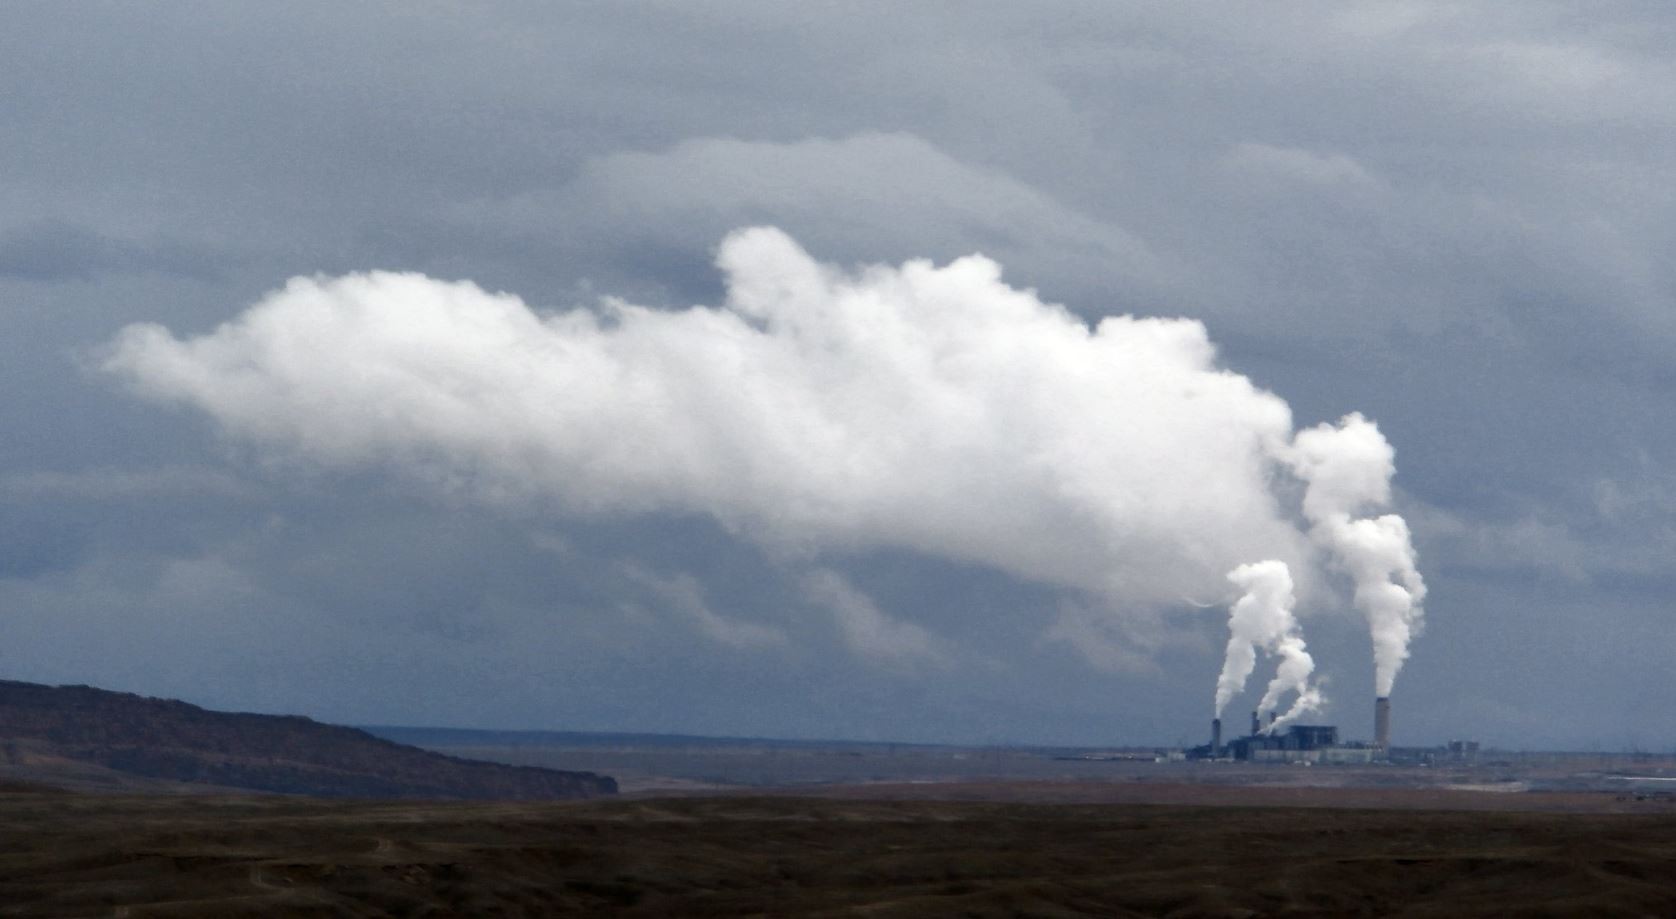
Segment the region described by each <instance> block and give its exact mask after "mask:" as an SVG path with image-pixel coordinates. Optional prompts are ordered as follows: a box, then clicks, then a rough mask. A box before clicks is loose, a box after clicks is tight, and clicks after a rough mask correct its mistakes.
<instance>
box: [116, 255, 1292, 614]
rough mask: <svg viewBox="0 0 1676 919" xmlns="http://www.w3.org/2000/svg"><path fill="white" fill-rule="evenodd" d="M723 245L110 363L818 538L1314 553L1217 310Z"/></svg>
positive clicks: (1222, 557)
mask: <svg viewBox="0 0 1676 919" xmlns="http://www.w3.org/2000/svg"><path fill="white" fill-rule="evenodd" d="M719 262H720V264H721V266H722V268H723V269H724V271H725V272H726V273H727V276H728V285H729V296H728V301H727V303H726V304H725V305H724V306H722V307H719V308H693V309H689V310H685V311H680V312H665V311H655V310H648V309H642V308H639V307H635V306H631V305H628V304H624V303H608V304H606V306H604V307H603V308H602V309H601V310H600V311H598V312H591V311H585V310H577V311H572V312H565V313H559V314H552V315H542V314H538V313H536V312H534V311H532V310H531V309H529V308H528V307H527V306H525V305H524V304H523V303H522V302H521V301H520V300H518V299H517V298H516V297H513V296H510V295H507V294H489V293H486V292H484V291H482V290H480V289H478V288H477V287H476V286H474V285H472V284H470V283H463V282H461V283H446V282H440V281H435V280H432V279H429V278H426V277H422V276H419V275H401V274H388V273H371V274H357V275H350V276H347V277H343V278H335V279H328V278H312V279H311V278H297V279H293V280H292V281H291V282H290V283H288V284H287V285H286V286H285V288H284V289H282V290H280V291H277V292H275V293H273V294H271V295H269V296H268V297H267V298H265V299H264V300H263V301H262V302H261V303H259V304H258V305H256V306H255V307H253V308H252V309H251V310H249V311H248V312H247V313H245V314H244V315H243V316H241V317H239V318H238V319H236V320H234V321H232V322H229V323H227V324H226V325H224V326H222V327H221V328H219V329H217V330H216V331H214V332H213V333H211V334H208V335H205V336H202V337H199V338H194V339H190V340H185V341H182V340H179V339H176V338H174V337H173V336H172V335H170V334H169V333H168V332H167V331H166V330H164V329H163V328H161V327H158V326H154V325H136V326H131V327H129V328H128V329H127V330H125V331H124V332H123V333H122V335H121V337H120V339H119V340H118V341H117V343H116V345H115V347H114V349H113V350H112V351H111V353H110V356H109V358H108V361H107V364H106V367H107V368H108V369H109V370H110V371H111V372H113V373H116V374H118V375H120V376H122V377H124V378H126V379H127V380H128V381H130V382H131V383H132V384H133V385H134V386H135V387H136V388H137V389H138V390H139V391H140V392H142V393H144V394H146V395H149V396H151V397H154V398H157V399H161V400H164V401H170V402H178V403H183V404H186V405H189V406H192V407H194V408H196V409H198V410H200V411H203V412H205V413H207V414H209V415H210V416H212V417H213V418H214V419H215V420H216V421H218V422H219V423H220V424H221V425H222V427H223V428H224V429H225V430H226V431H227V432H228V433H229V434H231V435H234V436H235V437H237V438H241V439H244V440H248V441H251V442H254V443H256V444H259V445H261V446H262V447H263V448H264V451H265V453H266V454H267V455H290V456H292V457H296V458H303V459H308V460H312V461H317V462H319V463H323V464H327V465H336V466H347V467H352V466H363V465H380V466H389V467H394V468H396V469H399V470H402V471H404V472H406V473H407V474H409V475H410V476H413V477H415V478H417V479H419V480H421V481H424V482H427V483H430V484H431V485H434V486H435V487H437V488H439V489H442V490H445V491H447V492H450V493H453V494H459V495H466V496H471V497H475V498H479V499H482V500H486V501H490V502H493V503H499V504H503V505H523V504H526V503H527V502H529V501H531V500H536V501H538V502H547V503H550V504H552V505H557V506H558V507H561V508H564V509H568V510H571V511H575V512H584V513H612V514H621V513H637V512H649V511H661V510H671V511H678V512H698V513H707V514H710V515H713V516H714V517H715V518H716V519H718V520H719V521H721V522H722V523H723V524H724V525H725V526H727V527H729V528H730V529H732V530H734V531H735V532H738V533H741V534H743V535H745V536H747V537H748V538H751V539H753V540H755V541H757V542H758V543H760V544H763V545H766V546H770V547H772V548H775V549H776V550H778V551H782V552H790V553H793V554H808V553H812V552H817V551H822V550H832V549H839V550H842V549H846V548H851V547H860V546H891V547H897V548H905V549H911V550H916V551H921V552H925V553H929V554H932V555H937V556H941V557H945V558H950V559H954V560H958V561H967V562H978V563H982V564H985V565H989V566H992V567H995V568H998V569H1000V570H1003V571H1006V572H1009V573H1012V574H1014V575H1017V576H1020V577H1023V578H1026V579H1029V580H1032V581H1037V582H1041V583H1046V584H1050V585H1056V586H1061V587H1068V588H1074V589H1076V590H1079V591H1083V592H1086V593H1089V594H1093V595H1097V596H1100V597H1104V598H1106V599H1108V600H1110V601H1112V602H1113V605H1114V606H1118V605H1122V606H1132V605H1145V606H1157V605H1170V604H1175V603H1176V602H1178V601H1179V599H1180V598H1181V597H1183V596H1200V595H1202V594H1203V593H1204V592H1205V591H1206V590H1207V589H1209V590H1212V591H1218V592H1219V591H1220V590H1222V589H1223V587H1222V586H1221V585H1223V581H1222V575H1223V573H1224V572H1226V571H1227V570H1229V569H1230V568H1232V567H1233V566H1234V565H1236V564H1239V563H1240V562H1242V561H1245V560H1248V559H1252V558H1263V557H1277V558H1281V559H1283V560H1286V561H1288V562H1290V563H1294V569H1295V570H1296V569H1298V568H1299V567H1302V566H1300V565H1298V564H1296V563H1297V562H1300V561H1301V560H1302V558H1303V557H1304V556H1305V555H1306V554H1307V551H1306V549H1305V548H1304V544H1303V540H1302V538H1301V536H1300V534H1299V533H1298V532H1297V530H1296V529H1295V528H1294V527H1293V525H1292V524H1291V523H1290V522H1289V521H1288V520H1287V519H1286V512H1285V511H1283V509H1282V508H1281V507H1279V506H1278V503H1277V499H1276V496H1275V495H1274V494H1273V493H1272V492H1271V490H1270V487H1269V485H1270V481H1271V479H1272V478H1273V476H1274V475H1275V474H1276V467H1275V465H1274V462H1273V460H1272V454H1273V452H1274V450H1275V449H1276V445H1277V444H1280V443H1283V442H1285V441H1286V440H1287V439H1288V438H1289V437H1290V436H1291V415H1290V412H1289V411H1288V409H1287V406H1286V404H1285V403H1284V402H1283V401H1282V400H1280V399H1279V398H1277V397H1275V396H1274V395H1272V394H1270V393H1267V392H1265V391H1263V390H1261V389H1259V388H1257V387H1256V386H1254V385H1253V384H1252V383H1251V381H1249V380H1247V379H1246V378H1245V377H1242V376H1240V375H1238V374H1235V373H1232V372H1229V371H1226V370H1223V369H1222V368H1220V367H1218V366H1217V364H1216V358H1215V349H1214V347H1213V346H1212V345H1211V343H1210V342H1209V340H1208V338H1207V337H1206V334H1205V329H1204V327H1203V326H1201V325H1200V324H1199V323H1197V322H1194V321H1191V320H1185V319H1136V318H1131V317H1127V316H1117V317H1111V318H1108V319H1106V320H1104V321H1102V322H1101V323H1100V324H1099V326H1098V327H1096V328H1094V329H1090V328H1089V327H1088V326H1087V325H1085V324H1084V323H1083V322H1081V321H1080V320H1078V319H1076V318H1075V317H1073V316H1071V315H1069V314H1068V313H1066V312H1065V311H1064V310H1062V309H1060V308H1058V307H1055V306H1052V305H1048V304H1044V303H1042V302H1040V301H1039V300H1037V299H1036V298H1035V297H1034V296H1033V295H1032V294H1030V293H1028V292H1025V291H1019V290H1015V289H1012V288H1010V287H1008V286H1007V285H1006V284H1004V283H1003V282H1002V281H1001V280H1000V276H999V271H1000V269H999V267H998V266H997V265H995V264H994V263H993V262H990V261H988V260H986V259H982V258H975V257H974V258H966V259H961V260H958V261H956V262H954V263H952V264H949V265H947V266H944V267H936V266H934V265H932V264H930V263H927V262H909V263H907V264H905V265H904V266H902V267H900V268H891V267H884V266H876V267H872V268H868V269H866V270H864V271H862V272H860V273H858V274H853V275H849V274H845V273H842V272H839V271H837V270H835V269H833V268H831V267H829V266H824V265H821V264H819V263H817V262H815V261H813V260H812V259H810V258H809V256H808V255H807V254H805V253H804V252H803V251H802V250H801V249H799V248H798V247H797V246H796V244H794V243H793V242H792V241H791V240H790V239H789V238H787V237H786V236H785V235H783V234H781V233H779V232H777V231H774V230H769V229H755V230H748V231H743V232H740V233H736V234H734V235H732V236H730V237H729V238H728V240H727V242H726V243H725V244H724V245H723V247H722V250H721V255H720V258H719ZM1207 585H1218V586H1215V587H1209V588H1207Z"/></svg>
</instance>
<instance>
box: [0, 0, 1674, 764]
mask: <svg viewBox="0 0 1676 919" xmlns="http://www.w3.org/2000/svg"><path fill="white" fill-rule="evenodd" d="M3 18H4V20H5V28H3V29H0V387H3V388H0V392H3V393H4V395H3V396H0V423H3V425H4V427H3V431H4V435H3V437H0V676H3V677H6V678H13V679H24V680H32V681H41V682H49V683H90V684H94V685H98V686H103V687H109V688H113V689H124V690H131V691H137V692H142V693H147V694H153V695H167V696H176V697H180V698H184V699H187V700H189V701H193V702H196V703H199V704H203V705H206V706H212V707H220V708H234V709H242V710H255V711H271V712H296V713H302V714H308V715H311V716H314V717H317V718H321V719H325V720H332V721H341V722H351V723H383V724H425V725H455V726H481V727H502V728H538V729H578V730H628V731H666V732H686V733H710V734H730V735H764V736H788V737H848V738H861V739H897V740H927V741H958V742H974V741H975V742H985V741H993V742H1065V743H1080V744H1106V743H1170V742H1177V741H1187V742H1201V741H1202V740H1203V739H1204V737H1205V735H1207V734H1208V725H1207V724H1206V722H1207V721H1208V719H1209V717H1210V712H1211V705H1212V700H1213V696H1214V693H1215V691H1216V686H1217V677H1218V674H1219V672H1220V671H1221V670H1222V664H1223V646H1224V644H1225V642H1226V641H1227V639H1228V634H1229V633H1228V628H1229V626H1228V607H1229V604H1230V603H1231V602H1232V601H1234V599H1235V598H1236V597H1237V595H1238V594H1237V591H1236V588H1235V587H1234V585H1233V584H1232V583H1231V582H1229V581H1228V580H1227V579H1226V578H1225V577H1223V572H1225V571H1226V570H1227V569H1228V568H1230V567H1232V564H1231V563H1238V562H1240V561H1258V560H1260V559H1264V558H1273V559H1280V560H1284V561H1286V562H1288V563H1289V564H1290V565H1291V568H1292V577H1293V579H1294V580H1295V581H1296V582H1297V588H1298V604H1297V610H1296V612H1297V619H1298V622H1299V624H1300V626H1301V628H1302V634H1303V635H1305V636H1306V637H1307V638H1308V642H1309V648H1310V651H1311V652H1312V653H1313V657H1314V660H1315V665H1316V668H1317V669H1316V679H1317V680H1319V681H1320V684H1319V685H1320V689H1321V690H1322V691H1323V692H1324V694H1325V695H1326V697H1327V699H1328V700H1329V701H1328V702H1327V703H1326V708H1325V710H1324V711H1323V712H1321V713H1319V714H1318V715H1315V716H1312V720H1317V721H1323V722H1326V723H1338V724H1340V725H1341V726H1342V728H1343V730H1344V732H1345V733H1346V734H1348V735H1349V736H1351V737H1366V736H1368V734H1369V733H1370V732H1371V720H1372V717H1371V710H1372V696H1373V686H1374V664H1373V658H1372V652H1371V651H1370V646H1369V629H1368V625H1367V623H1366V622H1365V621H1364V618H1363V615H1362V613H1361V612H1359V611H1358V610H1357V608H1356V604H1355V601H1354V587H1353V585H1352V583H1351V581H1350V580H1349V575H1348V574H1347V572H1348V570H1349V569H1347V568H1345V567H1344V566H1343V565H1337V566H1335V564H1334V561H1333V559H1332V557H1331V556H1330V553H1328V552H1327V550H1326V549H1324V548H1323V547H1322V544H1321V543H1320V541H1319V538H1318V537H1319V533H1318V532H1317V531H1315V530H1312V529H1311V528H1310V524H1311V519H1312V518H1310V517H1309V516H1308V514H1307V512H1306V510H1307V509H1306V508H1305V507H1304V506H1303V505H1302V504H1300V500H1301V499H1300V495H1301V494H1302V491H1301V489H1302V488H1303V487H1304V483H1302V482H1301V481H1291V480H1287V474H1283V473H1285V470H1288V469H1292V468H1293V467H1290V466H1286V465H1285V462H1282V461H1278V460H1273V459H1272V457H1271V456H1270V454H1269V453H1265V452H1263V451H1264V450H1270V449H1271V448H1272V449H1274V450H1282V451H1283V450H1284V446H1282V447H1274V446H1273V444H1275V443H1280V442H1282V441H1285V440H1286V438H1287V437H1289V436H1290V433H1291V432H1292V431H1294V430H1302V429H1306V428H1311V427H1314V426H1316V425H1319V424H1322V423H1329V424H1330V423H1333V422H1336V421H1338V420H1339V419H1340V418H1341V417H1342V416H1344V415H1346V414H1348V413H1350V412H1360V413H1362V415H1364V416H1366V417H1367V418H1369V419H1372V420H1373V421H1375V422H1376V423H1377V425H1378V428H1379V431H1380V432H1382V433H1383V436H1384V438H1385V439H1386V440H1388V441H1389V443H1390V445H1391V446H1392V447H1393V448H1394V451H1395V476H1394V479H1392V480H1391V485H1392V489H1393V493H1392V497H1391V502H1390V507H1389V508H1388V509H1389V510H1393V511H1395V512H1396V513H1398V514H1400V515H1401V516H1402V517H1403V518H1404V519H1405V520H1406V521H1407V525H1408V527H1409V528H1410V529H1411V530H1412V533H1413V539H1414V543H1415V545H1416V548H1417V550H1418V559H1419V571H1420V572H1421V573H1422V574H1423V575H1424V578H1425V583H1426V587H1427V588H1428V590H1427V594H1426V599H1425V604H1424V607H1425V625H1424V630H1423V632H1422V633H1421V634H1420V635H1419V636H1418V637H1417V638H1415V639H1414V641H1413V644H1412V647H1411V649H1410V650H1411V656H1410V657H1409V659H1408V661H1407V663H1406V666H1405V667H1404V668H1403V669H1402V671H1401V675H1400V676H1399V677H1398V678H1397V682H1396V688H1395V690H1394V693H1393V700H1394V701H1393V705H1394V719H1393V721H1394V739H1395V741H1396V742H1397V743H1414V744H1418V743H1433V742H1441V741H1443V740H1445V739H1448V738H1452V737H1467V738H1477V739H1481V740H1483V741H1485V742H1488V743H1494V744H1500V745H1507V746H1515V747H1581V748H1593V747H1600V748H1605V749H1620V748H1642V749H1655V750H1669V749H1672V748H1673V747H1676V680H1671V679H1670V673H1671V672H1672V667H1673V665H1676V629H1673V628H1672V625H1673V616H1672V608H1671V607H1672V600H1673V599H1676V573H1673V571H1672V567H1671V561H1672V558H1673V553H1676V526H1673V521H1676V473H1673V472H1672V466H1671V464H1672V461H1673V460H1676V407H1673V405H1676V404H1673V400H1672V395H1673V393H1676V372H1673V371H1676V363H1673V362H1672V355H1676V276H1673V272H1672V268H1671V262H1670V253H1671V252H1672V251H1676V208H1673V204H1676V201H1673V198H1676V168H1673V167H1676V160H1673V157H1676V154H1673V153H1672V151H1676V63H1672V59H1671V57H1670V55H1669V49H1670V48H1671V47H1676V12H1672V11H1670V10H1669V9H1667V7H1666V5H1665V4H1661V3H1634V2H1623V3H1611V4H1591V5H1589V7H1588V8H1587V11H1586V13H1584V12H1581V11H1580V8H1579V7H1576V6H1575V5H1562V4H1545V3H1536V2H1533V3H1520V4H1506V3H1491V2H1484V3H1444V2H1438V3H1427V2H1412V3H1409V2H1378V3H1366V4H1353V3H1340V2H1323V3H1288V4H1255V5H1248V6H1243V7H1242V6H1238V5H1227V4H1203V5H1201V4H1192V3H1187V4H1157V5H1148V6H1145V7H1141V6H1139V5H1135V6H1133V7H1132V8H1130V7H1126V5H1120V4H1112V3H1106V2H1090V3H1053V4H1047V3H1043V4H1019V3H996V4H973V3H958V4H955V3H947V4H943V3H880V4H871V5H870V4H855V3H844V4H826V3H798V4H784V3H771V2H724V3H712V4H702V5H700V4H688V3H598V4H594V3H572V4H556V5H554V4H511V3H507V4H452V3H403V4H388V5H381V4H354V5H342V4H318V5H310V4H296V3H288V4H279V5H275V4H242V3H202V4H192V3H168V4H164V3H158V4H121V3H109V4H97V3H76V4H63V3H44V2H43V3H14V4H10V5H8V7H7V9H6V11H5V14H4V17H3ZM747 227H775V228H777V231H759V232H757V233H755V234H749V233H748V234H744V235H735V236H730V235H729V234H730V233H733V232H734V231H736V230H740V229H742V228H747ZM978 253H981V255H982V256H983V259H982V260H971V259H968V260H966V261H954V260H957V259H961V258H962V257H964V256H969V255H973V254H978ZM823 266H824V267H823ZM868 266H873V267H868ZM371 271H383V272H402V273H407V274H393V273H392V274H365V275H357V274H355V273H358V272H371ZM997 273H998V274H997ZM346 275H351V277H349V278H348V279H347V280H343V278H344V276H346ZM299 277H300V278H302V279H303V280H298V281H292V280H291V279H293V278H299ZM457 281H469V282H471V285H469V286H462V285H457V284H453V283H452V282H457ZM288 284H289V285H290V286H287V285H288ZM501 293H504V294H505V295H506V296H496V295H497V294H501ZM846 298H848V299H846ZM258 304H262V306H261V307H260V308H258ZM625 304H632V306H629V305H625ZM858 304H859V305H858ZM695 305H701V306H703V307H704V309H701V310H694V309H692V307H694V306H695ZM253 308H257V309H256V312H254V313H253V312H250V311H251V310H252V309H253ZM363 308H364V309H365V310H372V311H373V312H369V313H366V314H365V315H367V316H374V314H376V316H375V318H376V321H374V319H367V320H366V321H365V322H360V324H348V325H345V324H342V323H339V322H338V319H335V318H333V317H338V318H341V317H342V316H344V315H348V313H347V312H345V311H353V310H361V309H363ZM263 310H266V312H265V313H263V312H262V311H263ZM311 311H312V312H311ZM355 315H362V314H360V313H357V314H355ZM263 316H266V317H267V318H266V319H263V318H262V317H263ZM310 317H312V318H310ZM322 317H324V318H322ZM426 317H429V318H426ZM1119 317H1134V319H1133V320H1129V319H1123V318H1119ZM316 320H318V321H316ZM1102 320H1106V322H1105V323H1104V324H1101V323H1102ZM358 322H359V320H358ZM227 323H231V325H226V326H223V324H227ZM264 323H266V324H265V325H264ZM308 323H313V324H308ZM218 329H219V331H218ZM305 333H306V334H305ZM479 336H481V337H479ZM276 341H278V342H281V343H282V344H284V345H285V346H286V347H288V348H291V350H289V351H283V353H281V351H280V350H275V349H276V348H278V347H279V346H278V345H276V344H275V342H276ZM951 343H952V344H951ZM1137 343H1138V344H1137ZM1015 345H1016V347H1015ZM194 348H195V349H196V350H193V349H194ZM950 348H953V349H955V350H954V351H949V350H948V349H950ZM904 349H906V350H904ZM915 349H919V350H915ZM939 349H942V350H939ZM949 354H954V356H955V358H956V359H955V360H954V361H952V362H944V363H937V362H936V361H942V360H943V359H944V358H947V357H948V356H949ZM275 355H279V356H277V357H276V356H275ZM927 355H931V356H932V357H935V358H936V361H933V360H932V357H927ZM1160 355H1163V356H1160ZM922 358H923V359H924V361H923V362H922V361H921V359H922ZM194 362H196V363H194ZM927 362H929V363H927ZM933 366H934V367H935V370H936V374H935V378H934V379H932V378H929V377H927V376H925V374H924V373H921V372H920V371H922V370H925V368H926V367H933ZM951 367H953V368H954V369H950V368H951ZM205 368H208V369H205ZM1137 368H1139V369H1137ZM926 372H929V371H926ZM1159 380H1166V381H1168V385H1162V384H1159V385H1154V384H1156V383H1157V381H1159ZM439 394H440V395H439ZM648 394H650V395H648ZM439 400H440V401H439ZM450 400H453V401H450ZM444 403H446V404H444ZM1288 410H1289V415H1288ZM1277 438H1278V440H1277ZM1259 442H1261V443H1262V444H1267V445H1269V446H1265V447H1263V448H1262V450H1259V449H1258V448H1257V447H1255V446H1252V445H1254V444H1258V443H1259ZM1274 455H1277V456H1278V455H1280V454H1274ZM1276 463H1279V465H1276ZM1288 474H1289V473H1288ZM1189 486H1193V487H1189ZM1312 540H1313V541H1312ZM1272 665H1273V662H1272V661H1269V660H1263V661H1261V662H1260V663H1259V665H1258V666H1259V670H1258V675H1257V676H1256V677H1254V678H1253V683H1252V685H1251V687H1250V688H1249V689H1248V690H1247V692H1246V694H1245V695H1244V696H1242V697H1241V701H1237V702H1235V703H1234V704H1233V709H1232V710H1234V711H1238V712H1243V711H1246V710H1249V708H1250V707H1251V706H1252V705H1253V704H1255V701H1256V698H1257V696H1258V695H1259V694H1260V692H1261V689H1262V686H1263V683H1264V682H1266V680H1267V677H1268V675H1269V674H1270V672H1272ZM1239 717H1243V715H1241V716H1239ZM1236 720H1239V718H1236Z"/></svg>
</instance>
